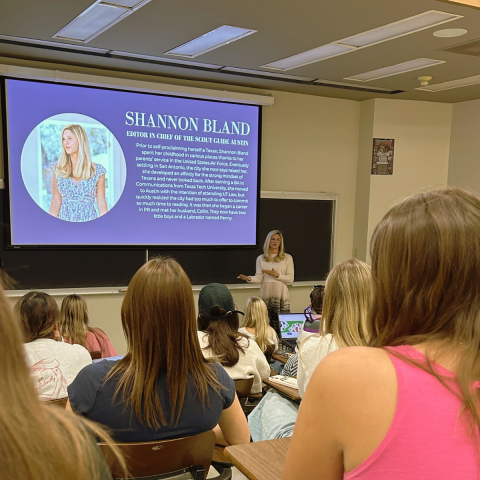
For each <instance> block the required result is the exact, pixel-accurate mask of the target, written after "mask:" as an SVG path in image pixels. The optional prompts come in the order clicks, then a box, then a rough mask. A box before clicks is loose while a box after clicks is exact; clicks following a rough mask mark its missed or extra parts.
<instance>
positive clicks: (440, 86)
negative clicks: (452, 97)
mask: <svg viewBox="0 0 480 480" xmlns="http://www.w3.org/2000/svg"><path fill="white" fill-rule="evenodd" d="M479 83H480V75H475V76H474V77H467V78H459V79H458V80H451V81H450V82H443V83H437V84H436V85H428V86H427V87H418V88H416V90H424V91H426V92H442V91H443V90H451V89H452V88H460V87H468V86H470V85H477V84H479Z"/></svg>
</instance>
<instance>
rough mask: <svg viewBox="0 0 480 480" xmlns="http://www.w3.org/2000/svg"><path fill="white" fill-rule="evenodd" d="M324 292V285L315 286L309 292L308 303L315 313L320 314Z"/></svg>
mask: <svg viewBox="0 0 480 480" xmlns="http://www.w3.org/2000/svg"><path fill="white" fill-rule="evenodd" d="M324 293H325V287H324V286H323V285H321V286H319V287H316V288H315V289H314V290H312V293H310V303H311V305H312V310H313V311H314V312H315V313H316V314H317V315H321V314H322V309H323V296H324Z"/></svg>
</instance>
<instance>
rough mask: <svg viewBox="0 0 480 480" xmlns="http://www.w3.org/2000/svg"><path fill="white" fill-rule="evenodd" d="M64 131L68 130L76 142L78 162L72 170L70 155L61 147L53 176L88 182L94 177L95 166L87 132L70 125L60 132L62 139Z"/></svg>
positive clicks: (75, 125)
mask: <svg viewBox="0 0 480 480" xmlns="http://www.w3.org/2000/svg"><path fill="white" fill-rule="evenodd" d="M65 130H70V131H71V132H72V133H73V134H74V135H75V136H76V137H77V140H78V162H77V165H76V166H75V170H74V169H73V165H72V160H71V158H70V155H69V154H68V153H67V152H66V151H65V148H63V145H62V154H61V155H60V158H59V159H58V161H57V163H56V165H55V174H56V175H57V177H62V178H69V177H73V178H75V179H76V180H88V179H90V178H92V177H93V176H94V175H95V166H94V165H93V162H92V157H91V155H90V144H89V142H88V136H87V132H86V131H85V129H84V128H83V127H82V126H81V125H77V124H71V125H67V126H66V127H64V129H63V130H62V139H63V134H64V133H65Z"/></svg>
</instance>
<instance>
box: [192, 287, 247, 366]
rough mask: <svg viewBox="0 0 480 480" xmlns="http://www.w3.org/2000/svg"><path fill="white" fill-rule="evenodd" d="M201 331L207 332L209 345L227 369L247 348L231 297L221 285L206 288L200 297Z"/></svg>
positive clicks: (234, 363)
mask: <svg viewBox="0 0 480 480" xmlns="http://www.w3.org/2000/svg"><path fill="white" fill-rule="evenodd" d="M198 314H199V315H198V329H199V330H201V331H204V332H206V333H208V346H207V348H209V349H211V350H212V351H213V353H214V354H215V356H216V357H218V361H219V362H220V363H221V364H222V365H223V366H225V367H233V366H234V365H236V364H237V363H238V361H239V359H240V352H244V350H245V349H244V347H243V346H242V345H241V344H240V342H239V338H241V337H243V336H244V335H242V334H241V333H239V332H238V328H239V327H240V323H239V320H238V313H237V311H236V309H235V303H234V301H233V297H232V294H231V293H230V291H229V290H228V288H227V287H226V286H225V285H223V284H221V283H209V284H208V285H205V287H203V288H202V290H201V291H200V294H199V296H198Z"/></svg>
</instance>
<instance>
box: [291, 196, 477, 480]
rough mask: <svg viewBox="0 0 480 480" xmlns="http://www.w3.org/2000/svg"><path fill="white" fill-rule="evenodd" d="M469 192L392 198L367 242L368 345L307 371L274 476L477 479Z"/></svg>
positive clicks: (473, 213) (473, 234)
mask: <svg viewBox="0 0 480 480" xmlns="http://www.w3.org/2000/svg"><path fill="white" fill-rule="evenodd" d="M479 232H480V198H478V197H477V196H475V195H474V194H472V193H469V192H467V191H465V190H462V189H460V188H456V187H449V188H445V189H443V190H437V191H430V192H425V193H420V194H418V195H415V196H413V197H410V198H407V199H406V200H404V201H403V202H401V203H400V204H398V205H396V206H395V207H393V208H392V209H391V210H390V211H389V212H388V213H387V214H386V215H385V216H384V218H383V219H382V220H381V221H380V223H379V224H378V226H377V227H376V229H375V231H374V233H373V236H372V240H371V246H370V249H371V257H372V277H373V283H374V300H373V303H372V308H371V312H370V313H369V324H370V328H371V339H370V343H369V345H370V347H352V348H344V349H340V350H339V351H337V352H334V353H333V354H331V355H329V356H328V357H327V358H326V359H325V360H323V361H322V362H321V363H320V365H319V366H318V368H317V369H316V371H315V373H314V375H313V377H312V379H311V381H310V383H309V385H308V388H307V391H306V394H305V397H304V399H303V402H302V408H301V410H300V414H299V416H298V420H297V424H296V426H295V431H294V434H293V438H292V442H291V444H290V448H289V451H288V454H287V459H286V463H285V469H284V473H283V479H284V480H289V479H298V478H313V477H315V478H328V479H332V480H333V479H373V478H398V479H400V478H401V479H422V480H423V479H425V480H429V479H432V480H433V479H435V480H436V479H454V478H455V479H456V478H458V479H460V478H461V479H462V480H478V478H480V462H479V459H480V455H479V451H480V434H479V427H480V417H479V415H480V405H479V398H480V397H479V385H480V383H479V382H480V349H479V345H480V333H479V332H480V330H479V318H480V313H479V312H480V289H479V286H480V241H479Z"/></svg>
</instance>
